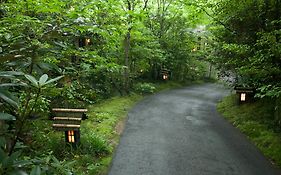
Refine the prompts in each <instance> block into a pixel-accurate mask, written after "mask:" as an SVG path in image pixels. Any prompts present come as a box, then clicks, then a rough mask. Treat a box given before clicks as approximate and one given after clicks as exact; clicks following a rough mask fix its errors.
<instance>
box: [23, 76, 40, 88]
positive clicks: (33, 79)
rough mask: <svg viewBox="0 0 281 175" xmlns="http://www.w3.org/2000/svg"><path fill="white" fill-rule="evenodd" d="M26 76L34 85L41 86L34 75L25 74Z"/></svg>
mask: <svg viewBox="0 0 281 175" xmlns="http://www.w3.org/2000/svg"><path fill="white" fill-rule="evenodd" d="M24 76H25V78H26V79H28V80H29V81H30V82H31V83H32V85H33V86H35V87H39V83H38V81H37V80H36V79H35V78H34V77H33V76H31V75H24Z"/></svg>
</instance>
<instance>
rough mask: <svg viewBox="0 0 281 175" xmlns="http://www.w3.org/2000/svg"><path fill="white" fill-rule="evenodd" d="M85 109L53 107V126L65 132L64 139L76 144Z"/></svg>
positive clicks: (78, 139)
mask: <svg viewBox="0 0 281 175" xmlns="http://www.w3.org/2000/svg"><path fill="white" fill-rule="evenodd" d="M87 111H88V110H87V109H65V108H53V109H52V112H53V115H54V116H53V120H54V124H53V128H54V129H55V130H57V131H64V132H65V141H66V142H67V143H71V144H73V145H76V144H77V143H79V141H80V125H81V121H82V119H83V116H84V115H85V113H86V112H87Z"/></svg>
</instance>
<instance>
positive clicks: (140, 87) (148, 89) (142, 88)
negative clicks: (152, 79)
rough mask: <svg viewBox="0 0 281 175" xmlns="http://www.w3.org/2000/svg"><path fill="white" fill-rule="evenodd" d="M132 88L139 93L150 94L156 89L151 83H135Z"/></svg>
mask: <svg viewBox="0 0 281 175" xmlns="http://www.w3.org/2000/svg"><path fill="white" fill-rule="evenodd" d="M134 89H135V91H137V92H138V93H141V94H151V93H153V92H155V90H156V88H155V86H154V85H153V84H151V83H137V84H136V85H135V88H134Z"/></svg>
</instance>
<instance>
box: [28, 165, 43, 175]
mask: <svg viewBox="0 0 281 175" xmlns="http://www.w3.org/2000/svg"><path fill="white" fill-rule="evenodd" d="M40 174H41V168H40V166H35V167H34V168H33V169H32V171H31V173H30V175H40Z"/></svg>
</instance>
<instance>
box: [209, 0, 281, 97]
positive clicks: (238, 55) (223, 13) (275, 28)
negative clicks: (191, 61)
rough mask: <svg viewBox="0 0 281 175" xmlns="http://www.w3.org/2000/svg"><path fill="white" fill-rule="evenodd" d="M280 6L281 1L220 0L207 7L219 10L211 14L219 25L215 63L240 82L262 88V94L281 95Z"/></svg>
mask: <svg viewBox="0 0 281 175" xmlns="http://www.w3.org/2000/svg"><path fill="white" fill-rule="evenodd" d="M280 7H281V5H280V1H278V0H270V1H265V0H257V1H250V0H247V1H243V2H240V1H238V0H234V1H217V2H216V3H215V4H212V5H210V6H209V7H208V9H209V10H210V11H213V12H219V13H212V14H210V15H211V16H212V17H213V19H214V26H216V27H213V28H212V32H213V34H214V37H215V39H214V40H215V41H216V42H215V47H214V49H215V51H213V56H214V57H213V62H214V63H216V64H217V65H218V66H219V67H221V68H222V69H224V70H229V71H232V72H233V73H235V75H236V77H237V78H238V81H237V84H241V85H242V84H246V85H248V86H254V87H256V88H258V89H260V90H261V91H262V92H261V93H260V94H259V95H258V96H259V97H265V96H268V97H273V98H274V97H276V96H279V94H280V79H281V77H280V75H281V73H280V64H281V62H280V55H281V54H280V46H281V45H280V28H281V25H280V24H281V21H280V19H281V18H280V17H281V13H280V11H281V9H280ZM257 14H260V15H257ZM269 87H271V88H269ZM265 90H266V91H265Z"/></svg>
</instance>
